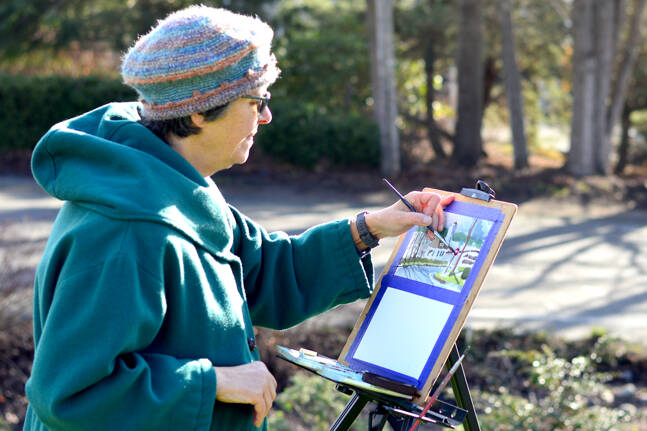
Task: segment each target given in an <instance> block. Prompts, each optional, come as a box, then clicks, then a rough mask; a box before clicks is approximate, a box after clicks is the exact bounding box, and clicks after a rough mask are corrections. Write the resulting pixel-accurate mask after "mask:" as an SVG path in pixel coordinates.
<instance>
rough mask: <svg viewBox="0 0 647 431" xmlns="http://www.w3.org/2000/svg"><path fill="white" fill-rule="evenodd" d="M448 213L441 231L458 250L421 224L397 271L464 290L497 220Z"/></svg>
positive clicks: (455, 289)
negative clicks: (451, 249) (447, 244)
mask: <svg viewBox="0 0 647 431" xmlns="http://www.w3.org/2000/svg"><path fill="white" fill-rule="evenodd" d="M445 216H446V222H445V229H443V231H442V232H439V233H440V235H442V236H443V238H444V239H445V240H446V241H447V243H449V245H450V246H451V247H452V248H453V249H454V250H456V251H457V254H454V253H452V252H451V251H450V250H449V248H447V246H446V245H445V244H443V243H442V242H441V241H440V240H439V239H438V238H436V237H434V235H433V234H432V233H430V232H429V230H428V229H426V228H423V227H420V226H419V227H417V228H416V229H415V231H414V232H413V235H412V236H411V239H410V241H409V244H408V245H407V248H406V250H405V251H404V254H403V255H402V258H401V259H400V261H399V262H398V265H397V268H396V270H395V275H397V276H399V277H404V278H408V279H410V280H415V281H419V282H422V283H425V284H433V285H435V286H439V287H443V288H445V289H449V290H453V291H456V292H460V291H461V289H462V288H463V286H464V285H465V281H466V280H467V278H468V276H469V274H470V271H471V270H472V267H473V266H474V263H476V259H477V258H478V255H479V253H480V251H481V247H483V244H484V243H485V240H486V238H487V237H488V234H489V233H490V229H491V228H492V225H493V224H494V222H492V221H489V220H483V219H479V218H476V217H470V216H466V215H461V214H454V213H450V212H446V213H445Z"/></svg>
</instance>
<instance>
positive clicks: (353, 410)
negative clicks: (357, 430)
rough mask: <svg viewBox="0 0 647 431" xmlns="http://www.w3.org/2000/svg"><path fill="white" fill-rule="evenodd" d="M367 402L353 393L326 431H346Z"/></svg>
mask: <svg viewBox="0 0 647 431" xmlns="http://www.w3.org/2000/svg"><path fill="white" fill-rule="evenodd" d="M369 401H370V399H368V398H366V397H363V396H361V395H358V394H357V392H355V393H354V394H353V396H352V397H351V399H350V401H349V402H348V404H346V407H344V410H343V411H342V412H341V414H340V415H339V416H338V417H337V419H336V420H335V423H333V424H332V425H331V426H330V428H328V431H348V430H349V429H350V427H351V426H352V425H353V423H354V422H355V420H356V419H357V416H359V414H360V413H361V412H362V410H363V409H364V407H365V406H366V404H368V402H369Z"/></svg>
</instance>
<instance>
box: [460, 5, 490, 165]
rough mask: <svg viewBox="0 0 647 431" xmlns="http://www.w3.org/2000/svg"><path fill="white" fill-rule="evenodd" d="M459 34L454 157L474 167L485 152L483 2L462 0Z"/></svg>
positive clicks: (463, 163) (461, 163)
mask: <svg viewBox="0 0 647 431" xmlns="http://www.w3.org/2000/svg"><path fill="white" fill-rule="evenodd" d="M458 4H459V6H458V7H459V20H460V21H459V27H458V28H459V29H460V32H459V36H458V59H457V65H458V116H457V117H458V119H457V122H456V138H455V148H454V152H453V158H454V160H455V161H456V162H457V163H459V164H460V165H464V166H474V165H475V164H476V162H477V161H478V160H479V158H480V157H481V155H482V153H483V141H482V139H481V124H482V111H483V76H482V73H483V7H484V6H483V2H482V1H481V0H460V1H459V2H458Z"/></svg>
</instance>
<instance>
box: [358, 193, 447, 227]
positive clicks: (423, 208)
mask: <svg viewBox="0 0 647 431" xmlns="http://www.w3.org/2000/svg"><path fill="white" fill-rule="evenodd" d="M405 198H406V199H407V200H408V201H409V202H410V203H411V205H413V207H414V208H415V209H416V211H417V212H415V213H414V212H411V211H410V210H409V208H407V207H406V205H405V204H404V203H402V202H401V201H400V200H398V201H397V202H396V203H394V204H393V205H391V206H390V207H387V208H384V209H381V210H379V211H376V212H372V213H367V214H366V216H365V220H366V226H367V227H368V229H369V230H370V232H371V233H372V234H373V235H374V236H376V237H377V238H379V239H381V238H384V237H387V236H397V235H400V234H402V233H404V232H406V231H408V230H409V229H411V228H412V227H413V226H431V227H432V228H434V229H435V230H437V231H442V230H443V229H444V228H445V213H444V212H443V208H444V207H445V206H447V205H449V204H450V203H452V202H453V200H454V196H453V195H449V196H445V197H441V196H440V195H439V194H437V193H432V192H410V193H408V194H407V195H406V196H405Z"/></svg>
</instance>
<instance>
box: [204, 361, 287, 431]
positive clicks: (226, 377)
mask: <svg viewBox="0 0 647 431" xmlns="http://www.w3.org/2000/svg"><path fill="white" fill-rule="evenodd" d="M214 369H215V370H216V382H217V383H216V384H217V389H216V399H217V400H218V401H221V402H223V403H240V404H251V405H253V406H254V426H256V427H257V428H258V427H260V426H261V424H262V423H263V419H265V416H267V414H268V413H269V411H270V408H271V407H272V402H273V401H274V398H276V380H275V379H274V376H272V374H271V373H270V372H269V371H268V369H267V367H266V366H265V364H264V363H263V362H261V361H254V362H252V363H250V364H244V365H237V366H234V367H214Z"/></svg>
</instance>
